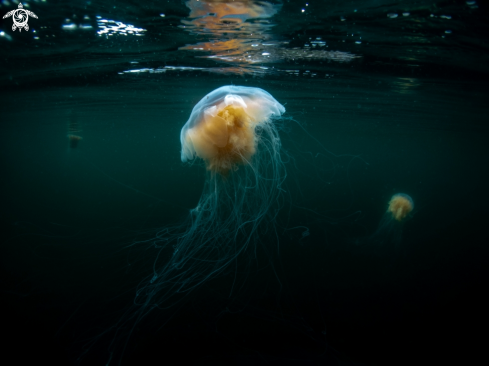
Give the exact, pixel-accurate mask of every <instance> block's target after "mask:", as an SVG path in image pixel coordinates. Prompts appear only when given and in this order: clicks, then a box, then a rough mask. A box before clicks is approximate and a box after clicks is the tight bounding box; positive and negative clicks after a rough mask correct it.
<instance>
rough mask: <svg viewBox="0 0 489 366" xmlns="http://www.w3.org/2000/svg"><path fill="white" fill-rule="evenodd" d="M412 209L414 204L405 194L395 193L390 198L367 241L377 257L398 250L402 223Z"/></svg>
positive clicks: (408, 216)
mask: <svg viewBox="0 0 489 366" xmlns="http://www.w3.org/2000/svg"><path fill="white" fill-rule="evenodd" d="M413 209H414V202H413V200H412V198H411V197H410V196H408V195H407V194H405V193H396V194H394V195H393V196H392V197H391V199H390V201H389V203H388V206H387V211H386V212H385V213H384V215H383V216H382V219H381V220H380V224H379V226H378V228H377V230H376V231H375V233H374V234H373V235H372V236H371V237H370V238H369V240H368V241H369V243H370V245H371V246H373V247H374V250H375V251H376V254H377V255H379V256H386V255H387V256H388V255H389V254H392V253H396V252H397V251H398V250H399V248H400V244H401V240H402V229H403V226H404V223H405V222H406V221H407V220H408V219H409V218H410V214H411V212H412V211H413Z"/></svg>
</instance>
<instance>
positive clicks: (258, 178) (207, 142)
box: [136, 86, 286, 315]
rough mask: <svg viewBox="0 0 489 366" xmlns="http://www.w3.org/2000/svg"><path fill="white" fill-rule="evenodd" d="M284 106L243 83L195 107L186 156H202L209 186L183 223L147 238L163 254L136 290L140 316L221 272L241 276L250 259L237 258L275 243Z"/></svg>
mask: <svg viewBox="0 0 489 366" xmlns="http://www.w3.org/2000/svg"><path fill="white" fill-rule="evenodd" d="M284 112H285V108H284V107H283V106H282V105H281V104H280V103H279V102H277V101H276V100H275V99H274V98H273V97H272V96H271V95H270V94H269V93H267V92H266V91H265V90H262V89H260V88H252V87H244V86H223V87H221V88H218V89H216V90H214V91H212V92H211V93H209V94H207V95H206V96H205V97H204V98H203V99H202V100H201V101H200V102H199V103H197V105H195V107H194V108H193V110H192V113H191V115H190V118H189V119H188V121H187V123H186V124H185V125H184V126H183V128H182V130H181V134H180V141H181V148H182V150H181V160H182V162H193V161H198V159H197V158H200V159H202V160H203V162H204V164H205V167H206V179H205V183H204V188H203V192H202V195H201V197H200V200H199V202H198V204H197V206H196V207H195V208H194V209H192V210H190V213H189V215H188V218H187V220H186V221H185V222H184V223H182V224H181V225H177V226H173V227H166V228H162V229H161V230H160V231H159V232H158V234H157V236H156V238H153V239H151V240H150V241H148V242H151V244H152V245H154V247H156V248H158V251H159V252H158V255H157V259H156V260H155V262H154V266H153V268H154V270H153V273H152V274H151V275H150V276H149V277H148V278H147V279H146V280H144V281H143V282H141V284H140V287H139V289H138V292H137V297H136V302H137V303H138V304H139V305H140V310H141V312H140V315H144V313H146V312H147V311H150V310H151V308H153V307H154V306H159V307H167V306H171V305H173V304H175V303H176V302H178V301H179V300H180V299H182V295H186V294H188V293H189V292H190V291H192V290H193V289H195V288H197V287H198V286H199V285H202V284H203V283H204V282H206V281H208V280H210V279H212V278H214V277H215V276H217V275H219V274H221V273H223V272H226V271H234V272H235V273H237V276H238V277H239V276H242V275H243V270H244V271H246V270H247V269H249V263H248V264H245V265H244V267H239V263H238V261H237V258H238V256H240V255H241V254H244V252H246V251H250V253H251V254H252V255H250V256H248V258H253V257H254V255H255V254H256V250H257V247H258V246H259V245H262V247H267V246H270V245H272V246H273V241H274V240H275V238H276V231H275V219H276V215H277V214H278V211H279V209H280V206H281V204H282V200H281V199H280V197H281V195H282V193H281V192H282V191H283V190H282V189H281V185H282V183H283V181H284V179H285V175H286V173H285V167H284V163H283V161H282V158H281V153H280V150H281V142H280V137H279V134H278V129H277V125H276V123H274V121H275V119H276V118H278V117H280V116H281V115H282V114H283V113H284ZM265 250H266V249H265ZM244 257H246V256H244ZM231 264H232V266H231ZM233 283H234V284H233V285H231V286H230V288H229V289H228V290H227V291H229V293H231V292H232V291H233V287H236V286H237V285H238V284H237V283H236V281H234V282H233Z"/></svg>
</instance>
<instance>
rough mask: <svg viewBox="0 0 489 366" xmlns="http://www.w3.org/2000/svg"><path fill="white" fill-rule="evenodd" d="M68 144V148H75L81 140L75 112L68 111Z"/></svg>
mask: <svg viewBox="0 0 489 366" xmlns="http://www.w3.org/2000/svg"><path fill="white" fill-rule="evenodd" d="M67 137H68V144H69V147H70V149H76V148H77V147H78V144H79V142H80V141H81V140H82V136H81V129H80V126H79V124H78V117H77V115H76V113H75V112H73V111H70V114H69V117H68V134H67Z"/></svg>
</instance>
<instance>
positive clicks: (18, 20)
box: [3, 3, 37, 32]
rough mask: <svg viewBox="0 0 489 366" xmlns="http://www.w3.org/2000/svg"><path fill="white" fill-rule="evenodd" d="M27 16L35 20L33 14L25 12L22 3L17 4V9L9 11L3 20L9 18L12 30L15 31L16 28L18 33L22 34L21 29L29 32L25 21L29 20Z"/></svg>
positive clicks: (35, 16)
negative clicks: (10, 18) (12, 23)
mask: <svg viewBox="0 0 489 366" xmlns="http://www.w3.org/2000/svg"><path fill="white" fill-rule="evenodd" d="M29 15H30V16H31V17H34V18H36V19H37V15H36V14H34V13H33V12H32V11H29V10H25V9H24V6H23V5H22V3H19V8H18V9H15V10H12V11H9V12H8V13H7V14H5V15H4V16H3V19H5V18H8V17H10V16H11V17H12V19H13V21H14V25H12V30H13V31H15V30H16V29H17V28H19V32H22V28H24V29H25V30H26V31H28V30H29V25H28V24H27V21H28V20H29Z"/></svg>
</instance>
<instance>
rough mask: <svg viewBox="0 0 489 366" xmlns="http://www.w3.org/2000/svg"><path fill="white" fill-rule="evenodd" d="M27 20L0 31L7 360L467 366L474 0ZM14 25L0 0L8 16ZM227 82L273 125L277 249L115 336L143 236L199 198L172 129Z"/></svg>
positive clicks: (482, 188) (476, 223) (477, 310)
mask: <svg viewBox="0 0 489 366" xmlns="http://www.w3.org/2000/svg"><path fill="white" fill-rule="evenodd" d="M23 5H24V9H27V10H29V11H32V12H33V13H35V14H36V15H37V17H38V18H37V19H36V18H34V17H32V16H31V17H29V19H28V24H29V30H27V31H26V30H25V29H23V30H22V31H21V32H19V30H15V31H13V30H12V25H13V19H12V17H7V18H5V19H2V23H1V25H0V85H1V89H0V108H1V109H0V120H1V124H0V128H1V129H0V146H1V150H0V151H1V153H0V154H1V155H0V156H1V171H2V175H1V180H0V182H1V187H0V192H1V202H2V204H1V206H0V207H1V209H0V214H1V223H2V240H1V244H0V248H1V252H0V258H1V271H2V276H1V278H2V287H1V290H2V291H1V294H2V300H3V301H2V302H3V304H4V311H3V314H4V323H3V324H4V325H3V334H4V337H5V336H6V338H7V341H6V342H5V341H4V342H3V343H2V350H3V355H4V356H3V357H4V358H5V360H13V359H14V360H16V361H15V362H16V363H18V364H28V363H31V362H33V361H34V362H49V363H50V364H53V365H54V364H59V365H72V364H77V363H78V364H82V365H84V364H86V365H105V364H107V363H109V364H111V365H112V364H114V365H118V364H121V365H136V364H138V365H139V364H156V363H159V364H175V365H187V364H189V365H203V364H209V365H218V364H219V365H220V364H222V365H244V364H253V365H327V364H334V365H337V364H362V365H400V364H413V363H422V364H425V363H426V364H427V363H442V362H445V361H448V360H450V361H452V362H455V361H459V362H464V363H471V362H474V361H476V360H478V359H479V356H480V355H481V354H482V352H483V350H484V347H485V345H484V339H483V338H482V337H481V336H480V331H481V330H483V329H484V328H485V326H486V325H487V321H486V319H485V315H484V313H485V309H486V308H487V300H485V290H486V288H487V278H488V276H487V258H488V257H487V255H488V250H487V242H488V234H487V230H486V227H487V222H488V219H489V215H488V213H487V207H488V204H489V199H488V196H487V189H486V188H487V187H488V183H489V175H488V163H487V162H488V158H489V145H488V143H487V141H488V137H489V126H488V113H489V106H488V104H487V100H488V97H489V92H488V88H487V85H488V84H487V83H488V78H489V73H488V68H487V64H488V61H489V60H488V52H487V51H488V42H487V38H486V37H484V36H483V34H486V33H487V27H488V26H487V24H489V23H488V17H487V6H486V5H485V4H484V3H483V2H482V1H433V2H427V1H397V2H385V1H346V2H340V1H319V0H318V1H310V2H307V3H306V2H299V1H273V2H266V1H241V2H238V1H234V2H232V1H197V0H192V1H187V2H184V1H162V2H158V1H154V2H145V3H144V4H143V3H141V2H133V1H124V2H121V1H117V2H116V1H103V2H102V1H71V2H67V1H64V2H55V1H49V0H47V1H29V2H27V1H26V2H24V3H23ZM15 9H18V3H17V2H12V1H5V0H4V1H3V2H1V3H0V12H1V13H2V16H3V15H4V14H5V13H7V12H8V11H11V10H15ZM231 84H234V85H243V86H253V87H259V88H262V89H264V90H266V91H268V92H269V93H270V94H272V95H273V97H274V98H276V99H277V100H278V101H279V102H280V103H281V104H283V105H284V106H285V108H286V110H287V112H286V114H285V115H284V118H282V119H281V120H279V121H277V122H276V123H277V126H278V127H279V130H280V138H281V141H282V147H283V150H282V151H283V157H284V160H285V161H286V169H287V178H286V181H285V183H284V186H283V189H284V193H283V196H282V197H283V201H281V205H282V209H281V211H280V214H279V215H278V216H277V217H276V222H274V223H275V224H276V227H277V233H278V235H277V236H273V237H272V236H270V233H263V245H262V246H259V247H256V248H248V250H246V251H244V252H243V253H241V255H240V256H239V257H238V258H237V261H236V263H235V267H233V268H231V267H230V268H228V270H227V271H225V272H223V273H222V275H220V276H217V277H216V278H214V279H212V280H211V281H209V282H207V283H205V284H204V285H203V286H201V287H199V288H197V289H196V290H195V291H193V292H192V293H191V294H190V295H189V296H187V297H184V298H182V300H181V301H179V302H178V303H176V304H175V303H173V302H171V303H170V302H169V303H163V306H162V307H168V308H166V309H154V310H153V311H151V312H150V313H149V314H148V315H147V316H146V317H145V318H143V319H141V320H140V321H138V322H136V321H122V322H121V319H126V320H127V319H128V316H127V314H128V313H131V312H134V313H136V312H137V309H138V307H137V306H133V304H134V301H135V295H136V289H137V287H138V285H140V284H141V283H142V282H141V281H144V279H145V278H147V276H149V275H150V274H151V273H152V270H153V264H154V262H155V258H156V256H157V255H158V251H157V250H156V248H155V246H154V245H152V243H151V241H150V242H148V243H146V244H138V245H135V243H137V242H139V241H142V240H148V239H152V238H154V237H155V235H156V233H157V231H158V230H159V229H161V228H165V227H168V226H169V225H172V224H178V223H181V222H183V220H185V218H186V217H187V216H188V215H189V211H190V210H191V209H193V208H194V207H195V206H196V205H197V203H198V201H199V198H200V196H201V194H202V189H203V187H204V182H205V179H206V174H205V167H204V165H203V164H202V163H201V162H197V163H196V164H193V165H189V164H183V163H182V162H181V160H180V139H179V138H180V129H181V128H182V126H183V125H184V124H185V122H186V121H187V119H188V117H189V116H190V113H191V110H192V108H193V106H194V105H195V104H196V103H197V102H198V101H199V100H200V99H201V98H202V97H204V96H205V95H206V94H207V93H209V92H211V91H212V90H214V89H216V88H218V87H220V86H223V85H231ZM69 135H75V136H78V137H77V138H76V139H74V138H71V139H70V138H69V137H67V136H69ZM398 192H402V193H406V194H409V195H410V196H411V197H412V199H413V201H414V204H415V207H414V210H413V212H412V214H411V217H410V218H409V220H407V221H406V222H405V224H404V225H403V228H402V231H400V234H401V235H400V241H397V240H393V239H389V240H390V242H388V243H387V245H386V246H380V247H378V246H376V245H375V243H374V242H373V241H372V240H370V238H371V236H372V234H373V233H374V232H375V231H376V229H377V227H378V224H379V222H380V221H381V218H382V216H383V215H384V213H385V211H386V207H387V202H388V201H389V199H390V197H391V196H392V195H393V194H395V193H398ZM389 240H388V241H389ZM236 279H237V280H236ZM236 281H237V282H236ZM234 283H239V284H240V285H239V287H236V286H233V284H234ZM170 305H171V306H170ZM10 362H11V361H10Z"/></svg>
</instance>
